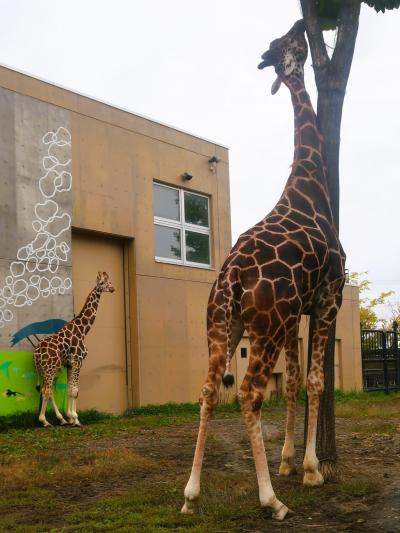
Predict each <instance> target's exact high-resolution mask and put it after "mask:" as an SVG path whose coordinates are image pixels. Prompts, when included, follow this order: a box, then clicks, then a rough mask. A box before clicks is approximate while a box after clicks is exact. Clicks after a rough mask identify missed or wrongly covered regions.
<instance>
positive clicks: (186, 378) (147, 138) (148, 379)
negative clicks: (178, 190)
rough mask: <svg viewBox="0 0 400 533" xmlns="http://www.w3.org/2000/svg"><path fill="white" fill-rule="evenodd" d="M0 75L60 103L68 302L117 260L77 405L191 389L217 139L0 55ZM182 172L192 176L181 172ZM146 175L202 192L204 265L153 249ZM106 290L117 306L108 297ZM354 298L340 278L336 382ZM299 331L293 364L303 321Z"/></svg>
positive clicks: (152, 398)
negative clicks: (67, 134)
mask: <svg viewBox="0 0 400 533" xmlns="http://www.w3.org/2000/svg"><path fill="white" fill-rule="evenodd" d="M0 86H3V87H5V88H7V89H9V90H12V91H15V92H17V93H20V94H23V95H25V96H28V97H31V98H34V99H36V100H39V101H42V102H47V103H50V104H52V105H56V106H60V107H61V108H63V109H64V110H66V111H67V112H68V116H69V123H70V127H71V133H72V175H73V220H72V224H73V228H74V230H75V232H74V238H73V272H74V296H75V302H76V306H78V307H79V306H80V305H81V303H80V302H81V301H82V300H83V299H84V296H85V293H86V292H88V289H89V287H90V286H91V283H92V280H94V279H95V276H96V273H97V271H98V270H107V268H109V269H111V270H112V271H115V272H116V273H117V272H118V274H115V277H116V279H118V280H119V281H117V283H118V284H119V290H118V293H117V294H115V295H106V296H105V297H104V300H105V302H101V306H100V311H99V313H100V314H99V317H98V319H97V320H96V323H95V326H94V329H93V331H92V333H91V334H90V337H89V338H88V344H89V351H90V355H89V358H88V360H87V362H85V365H84V370H83V374H82V386H81V393H80V402H81V407H82V406H83V407H94V406H96V407H98V408H103V409H106V410H111V411H114V412H121V411H122V410H123V409H124V408H125V407H127V406H132V405H143V404H148V403H155V404H157V403H163V402H167V401H176V402H185V401H195V400H196V399H197V398H198V395H199V391H200V387H201V384H202V382H203V380H204V378H205V376H206V372H207V359H208V353H207V343H206V320H205V312H206V304H207V299H208V294H209V292H210V289H211V285H212V283H213V281H214V279H215V277H216V273H217V271H218V270H219V268H220V266H221V263H222V261H223V260H224V258H225V256H226V254H227V253H228V251H229V249H230V247H231V228H230V203H229V168H228V150H227V149H226V148H224V147H222V146H219V145H217V144H215V143H213V142H210V141H206V140H203V139H199V138H197V137H194V136H193V135H190V134H187V133H184V132H181V131H178V130H176V129H174V128H171V127H168V126H165V125H162V124H158V123H156V122H154V121H152V120H149V119H146V118H143V117H140V116H137V115H134V114H132V113H129V112H126V111H123V110H120V109H117V108H114V107H112V106H110V105H107V104H104V103H101V102H98V101H95V100H91V99H90V98H87V97H84V96H81V95H78V94H75V93H73V92H71V91H68V90H65V89H62V88H59V87H55V86H53V85H50V84H48V83H45V82H42V81H40V80H36V79H34V78H30V77H28V76H25V75H23V74H20V73H17V72H14V71H12V70H9V69H6V68H1V67H0ZM214 155H216V156H218V157H219V158H220V159H221V161H220V163H218V165H217V169H216V172H215V173H213V172H211V171H210V168H209V164H208V160H209V158H210V157H211V156H214ZM184 172H190V173H191V174H192V175H193V179H192V180H191V181H185V182H183V181H182V177H181V176H182V174H183V173H184ZM154 180H156V181H160V182H162V183H166V184H168V185H172V186H176V187H184V188H186V189H187V190H192V191H194V192H200V193H203V194H206V195H208V196H209V197H210V209H211V256H212V265H211V268H209V269H204V268H194V267H188V266H177V265H171V264H165V263H159V262H156V261H155V259H154V255H155V254H154V229H153V181H154ZM82 232H84V233H82ZM111 237H117V238H118V239H119V240H113V239H111ZM110 275H112V274H110ZM122 294H123V295H124V299H123V301H122V300H121V299H120V298H121V295H122ZM114 296H115V297H114ZM111 302H112V306H114V305H117V307H118V310H115V309H114V308H113V307H108V305H107V304H108V303H110V306H111ZM357 302H358V295H357V294H356V289H354V288H350V287H346V289H345V300H344V304H343V308H342V310H341V312H340V314H339V318H338V333H337V339H338V340H337V360H338V364H340V368H339V367H338V368H339V371H338V377H337V380H338V383H339V384H340V385H342V386H343V388H345V389H353V388H361V364H360V359H359V358H360V340H359V323H358V320H359V317H358V307H357V305H358V304H357ZM75 308H76V309H77V307H75ZM112 309H114V310H112ZM110 323H112V324H113V325H112V326H111V330H112V335H111V334H110V335H108V336H107V327H109V326H107V324H110ZM111 330H110V331H111ZM301 331H302V333H301V339H300V348H301V354H302V364H303V367H304V365H305V350H306V346H307V340H306V333H305V326H304V324H303V326H302V330H301ZM104 335H106V336H105V337H104ZM113 335H114V336H113ZM243 342H246V340H244V341H243ZM114 345H115V347H117V349H114ZM236 365H237V373H238V378H239V379H237V382H240V377H241V376H242V375H243V374H244V372H245V366H246V360H240V359H238V358H236ZM283 371H284V362H283V358H282V357H281V358H280V359H279V361H278V364H277V367H276V375H275V377H274V379H273V380H271V383H270V385H269V387H270V390H272V389H275V390H277V391H279V389H281V388H282V379H283V378H281V377H280V376H279V374H282V373H283ZM116 388H118V391H117V392H114V393H113V392H112V390H114V391H115V390H116ZM109 391H110V393H109ZM109 394H111V395H112V394H115V401H114V399H111V397H110V396H109Z"/></svg>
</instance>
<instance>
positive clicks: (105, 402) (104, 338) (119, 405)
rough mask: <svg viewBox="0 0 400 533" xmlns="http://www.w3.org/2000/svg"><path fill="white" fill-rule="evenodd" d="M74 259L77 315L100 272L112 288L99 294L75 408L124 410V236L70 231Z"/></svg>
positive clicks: (125, 374)
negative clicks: (107, 276) (119, 238)
mask: <svg viewBox="0 0 400 533" xmlns="http://www.w3.org/2000/svg"><path fill="white" fill-rule="evenodd" d="M72 264H73V266H72V275H73V293H74V313H75V314H78V313H79V312H80V311H81V309H82V307H83V305H84V303H85V301H86V298H87V296H88V294H89V292H90V291H91V290H92V289H93V288H94V286H95V283H96V276H97V272H98V271H101V272H103V271H105V272H107V273H108V274H109V276H110V278H111V281H112V283H113V285H114V287H115V292H114V293H104V294H102V296H101V299H100V304H99V307H98V311H97V315H96V320H95V322H94V324H93V326H92V328H91V330H90V331H89V333H88V336H87V337H86V341H85V343H86V346H87V348H88V355H87V357H86V359H85V361H84V363H83V367H82V370H81V377H80V381H79V398H78V409H79V410H82V409H92V408H95V409H97V410H99V411H108V412H112V413H122V412H123V411H124V410H125V409H126V408H127V406H128V402H127V395H128V389H127V369H126V333H125V283H124V249H123V241H121V240H117V239H112V238H107V237H103V236H101V237H99V236H97V235H93V234H87V233H76V232H74V233H73V235H72Z"/></svg>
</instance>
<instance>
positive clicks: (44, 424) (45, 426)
mask: <svg viewBox="0 0 400 533" xmlns="http://www.w3.org/2000/svg"><path fill="white" fill-rule="evenodd" d="M42 424H43V427H44V428H52V427H53V425H52V424H50V422H42Z"/></svg>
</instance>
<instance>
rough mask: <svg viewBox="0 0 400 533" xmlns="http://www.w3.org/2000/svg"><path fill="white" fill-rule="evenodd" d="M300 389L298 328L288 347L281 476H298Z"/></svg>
mask: <svg viewBox="0 0 400 533" xmlns="http://www.w3.org/2000/svg"><path fill="white" fill-rule="evenodd" d="M299 388H300V366H299V357H298V327H297V328H296V331H295V332H294V333H293V334H292V336H291V337H290V339H289V341H288V343H287V346H286V401H287V415H286V433H285V443H284V445H283V448H282V459H281V464H280V466H279V475H280V476H290V475H291V474H296V464H295V446H294V427H295V419H296V399H297V394H298V392H299Z"/></svg>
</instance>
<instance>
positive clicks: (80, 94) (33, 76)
mask: <svg viewBox="0 0 400 533" xmlns="http://www.w3.org/2000/svg"><path fill="white" fill-rule="evenodd" d="M0 67H2V68H6V69H8V70H11V71H13V72H17V73H18V74H22V75H23V76H27V77H28V78H33V79H35V80H38V81H41V82H43V83H47V84H48V85H52V86H53V87H57V88H58V89H62V90H64V91H68V92H70V93H73V94H77V95H78V96H82V97H83V98H88V99H89V100H92V101H94V102H98V103H100V104H104V105H106V106H109V107H112V108H113V109H118V110H119V111H123V112H124V113H128V114H130V115H135V116H136V117H139V118H143V119H145V120H148V121H150V122H153V123H154V124H158V125H160V126H165V127H166V128H169V129H172V130H174V131H177V132H179V133H184V134H185V135H189V136H190V137H194V138H196V139H199V140H201V141H205V142H208V143H210V144H214V145H216V146H219V147H221V148H225V149H226V150H229V146H226V145H225V144H221V143H219V142H217V141H213V140H212V139H208V138H206V137H201V136H199V135H196V134H195V133H192V132H190V131H186V130H183V129H181V128H177V127H176V126H172V125H171V124H167V123H166V122H160V121H159V120H156V119H154V118H152V117H148V116H146V115H142V114H141V113H136V112H135V111H132V110H130V109H127V108H126V107H121V106H118V105H115V104H113V103H111V102H107V101H106V100H101V99H100V98H95V97H94V96H91V95H89V94H86V93H81V92H79V91H75V90H74V89H71V88H70V87H65V86H64V85H59V84H58V83H55V82H52V81H50V80H47V79H45V78H41V77H40V76H36V75H34V74H31V73H30V72H26V71H24V70H20V69H18V68H16V67H12V66H10V65H7V64H5V63H2V62H0Z"/></svg>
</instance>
